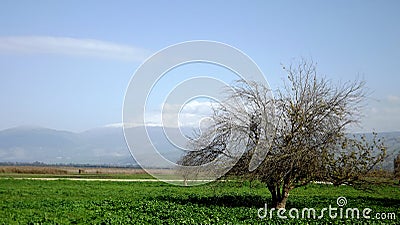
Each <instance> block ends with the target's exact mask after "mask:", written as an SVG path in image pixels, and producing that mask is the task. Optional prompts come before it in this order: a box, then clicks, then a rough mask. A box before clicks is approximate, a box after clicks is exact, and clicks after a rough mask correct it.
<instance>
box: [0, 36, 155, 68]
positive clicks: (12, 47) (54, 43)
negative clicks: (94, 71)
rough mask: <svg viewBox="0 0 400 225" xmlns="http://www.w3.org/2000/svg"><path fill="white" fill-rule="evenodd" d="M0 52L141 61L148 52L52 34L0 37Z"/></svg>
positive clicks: (93, 40)
mask: <svg viewBox="0 0 400 225" xmlns="http://www.w3.org/2000/svg"><path fill="white" fill-rule="evenodd" d="M0 53H19V54H60V55H70V56H81V57H82V56H83V57H95V58H106V59H114V60H124V61H137V62H141V61H143V60H144V59H146V57H148V56H149V55H150V52H149V51H147V50H145V49H142V48H136V47H132V46H128V45H121V44H116V43H112V42H106V41H101V40H95V39H79V38H70V37H53V36H9V37H0Z"/></svg>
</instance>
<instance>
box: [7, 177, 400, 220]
mask: <svg viewBox="0 0 400 225" xmlns="http://www.w3.org/2000/svg"><path fill="white" fill-rule="evenodd" d="M338 197H345V198H346V200H347V203H346V205H345V206H343V207H342V208H344V209H346V208H355V207H357V208H358V209H360V212H361V211H362V210H363V209H364V208H370V209H371V210H372V211H371V213H369V215H370V216H371V218H370V219H365V218H363V217H362V215H360V219H357V218H346V217H345V216H344V213H343V216H342V218H340V216H339V215H340V214H339V210H338V211H337V212H338V215H337V218H335V219H332V218H330V217H329V216H328V215H327V212H326V213H325V216H324V217H322V218H320V219H319V218H315V219H313V218H311V219H310V218H301V215H300V218H290V219H289V218H288V219H282V218H278V216H277V214H274V215H273V217H272V218H270V217H269V214H268V216H267V217H265V218H263V219H261V218H259V216H258V213H259V209H260V208H265V204H266V203H267V206H268V203H270V195H269V193H268V191H267V189H266V188H265V187H264V185H263V184H261V183H260V182H248V181H240V182H239V181H237V182H233V181H230V182H214V183H210V184H207V185H201V186H195V187H181V186H173V185H169V184H165V183H162V182H108V181H71V180H56V181H42V180H26V179H12V178H11V179H9V178H3V179H0V224H283V223H291V224H324V223H328V224H344V223H346V224H349V223H352V224H363V223H365V224H399V223H400V219H399V217H400V187H399V186H394V185H390V186H389V185H388V186H373V187H371V190H356V189H353V188H352V187H348V186H339V187H333V186H332V185H326V184H311V185H308V186H306V187H303V188H298V189H294V190H293V191H292V192H290V196H289V200H288V203H287V207H286V209H287V210H289V209H291V208H297V209H299V210H301V209H303V208H311V207H312V208H315V210H316V211H317V216H319V215H320V211H321V210H322V209H323V208H328V207H329V206H330V205H331V206H332V207H338V205H337V198H338ZM269 210H270V209H269V208H268V211H269ZM263 212H264V209H263V210H261V214H263ZM376 213H380V214H379V215H380V216H382V215H384V216H383V217H386V218H389V217H390V218H389V219H385V220H383V219H377V218H376V217H377V216H376ZM300 214H301V213H300ZM286 215H288V214H286ZM393 215H394V216H395V218H394V217H393Z"/></svg>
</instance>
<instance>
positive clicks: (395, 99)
mask: <svg viewBox="0 0 400 225" xmlns="http://www.w3.org/2000/svg"><path fill="white" fill-rule="evenodd" d="M387 100H388V101H389V102H390V103H400V97H399V96H396V95H389V96H387Z"/></svg>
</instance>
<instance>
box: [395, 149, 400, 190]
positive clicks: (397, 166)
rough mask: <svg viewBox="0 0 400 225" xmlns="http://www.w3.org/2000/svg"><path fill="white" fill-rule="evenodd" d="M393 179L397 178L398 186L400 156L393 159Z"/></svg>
mask: <svg viewBox="0 0 400 225" xmlns="http://www.w3.org/2000/svg"><path fill="white" fill-rule="evenodd" d="M394 178H397V179H398V180H399V184H400V154H398V155H397V157H396V158H395V159H394Z"/></svg>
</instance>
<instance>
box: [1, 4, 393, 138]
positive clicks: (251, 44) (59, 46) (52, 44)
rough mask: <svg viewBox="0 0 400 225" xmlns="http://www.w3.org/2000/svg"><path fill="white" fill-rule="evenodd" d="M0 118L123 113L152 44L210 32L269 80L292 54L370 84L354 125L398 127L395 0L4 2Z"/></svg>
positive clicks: (72, 118)
mask: <svg viewBox="0 0 400 225" xmlns="http://www.w3.org/2000/svg"><path fill="white" fill-rule="evenodd" d="M0 4H1V7H0V27H1V29H0V106H1V110H0V129H6V128H9V127H14V126H21V125H37V126H44V127H49V128H54V129H62V130H71V131H83V130H86V129H90V128H94V127H102V126H105V125H107V124H116V123H120V122H121V117H122V116H121V114H122V103H123V98H124V93H125V89H126V87H127V85H128V83H129V80H130V78H131V76H132V75H133V73H134V72H135V70H136V69H137V67H138V66H139V65H140V64H141V63H142V62H143V61H144V60H145V59H146V57H148V56H150V55H151V54H152V53H154V52H156V51H158V50H160V49H162V48H165V47H167V46H169V45H172V44H175V43H178V42H182V41H189V40H199V39H201V40H214V41H219V42H223V43H226V44H229V45H232V46H234V47H236V48H238V49H240V50H242V51H243V52H245V53H246V54H247V55H249V56H250V57H251V58H252V59H253V60H254V61H255V62H256V63H257V64H258V65H259V67H260V68H261V70H262V71H263V72H264V74H265V75H266V77H267V79H268V82H269V83H270V85H271V87H273V88H277V87H279V86H280V85H281V84H282V79H283V78H284V77H285V74H284V73H283V71H282V70H281V65H280V64H281V63H283V64H290V63H291V62H292V61H293V60H294V59H296V58H297V59H298V58H301V57H304V58H308V59H313V60H314V61H315V62H317V63H318V68H319V72H320V73H321V74H324V75H326V76H327V77H328V78H330V79H332V80H334V81H346V80H352V79H355V78H356V77H357V76H359V77H361V78H364V79H365V80H366V81H367V86H368V88H369V90H370V91H371V95H370V98H369V100H368V105H367V106H366V109H365V115H366V117H365V118H364V120H363V124H362V126H363V127H362V128H360V130H372V129H375V130H377V131H393V130H400V118H399V115H400V89H399V88H398V85H399V83H400V74H399V73H400V72H399V69H398V65H399V59H400V41H399V40H400V25H399V21H400V14H399V13H398V11H399V9H400V3H399V2H398V1H329V2H327V1H279V2H278V1H276V2H272V1H271V2H269V1H196V2H195V1H192V2H188V1H115V2H111V1H2V2H1V3H0Z"/></svg>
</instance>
